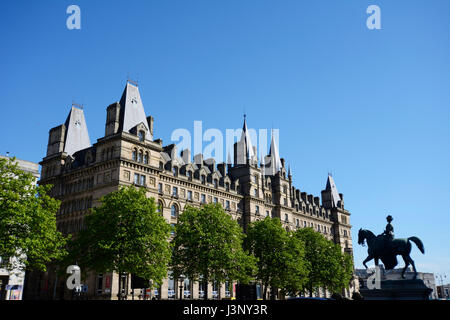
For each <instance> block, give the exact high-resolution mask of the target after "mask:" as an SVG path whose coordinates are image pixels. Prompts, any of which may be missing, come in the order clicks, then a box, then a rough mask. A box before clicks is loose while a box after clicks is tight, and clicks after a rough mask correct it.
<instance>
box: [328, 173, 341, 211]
mask: <svg viewBox="0 0 450 320" xmlns="http://www.w3.org/2000/svg"><path fill="white" fill-rule="evenodd" d="M325 190H327V191H331V201H332V203H333V206H334V207H337V204H338V202H339V201H341V197H340V196H339V192H338V190H337V188H336V184H335V183H334V180H333V177H332V176H331V174H330V173H329V174H328V178H327V186H326V187H325Z"/></svg>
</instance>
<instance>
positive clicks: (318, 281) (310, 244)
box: [294, 228, 353, 296]
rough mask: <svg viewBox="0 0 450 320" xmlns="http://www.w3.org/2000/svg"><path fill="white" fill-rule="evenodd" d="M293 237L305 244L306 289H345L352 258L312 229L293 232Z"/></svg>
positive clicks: (333, 290) (350, 271)
mask: <svg viewBox="0 0 450 320" xmlns="http://www.w3.org/2000/svg"><path fill="white" fill-rule="evenodd" d="M294 236H295V237H297V238H299V239H300V240H301V241H303V243H304V244H305V249H306V250H305V262H306V267H307V269H308V275H309V276H308V281H307V289H308V291H309V293H310V295H311V296H312V294H313V292H314V289H315V288H318V287H323V288H326V289H328V290H329V291H331V292H339V291H341V290H342V289H343V288H345V287H347V286H348V284H349V282H350V278H351V276H352V273H353V266H352V257H351V256H350V255H349V254H346V253H342V251H341V247H340V246H339V245H338V244H335V243H333V242H332V241H330V240H327V239H326V238H325V237H324V236H323V235H322V234H320V233H318V232H316V231H314V230H313V229H312V228H302V229H298V230H296V231H295V233H294Z"/></svg>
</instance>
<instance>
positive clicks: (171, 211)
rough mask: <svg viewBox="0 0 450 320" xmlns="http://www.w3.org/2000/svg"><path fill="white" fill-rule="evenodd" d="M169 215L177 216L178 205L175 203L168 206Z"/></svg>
mask: <svg viewBox="0 0 450 320" xmlns="http://www.w3.org/2000/svg"><path fill="white" fill-rule="evenodd" d="M170 216H171V217H172V218H176V217H177V216H178V207H177V206H176V205H172V207H171V208H170Z"/></svg>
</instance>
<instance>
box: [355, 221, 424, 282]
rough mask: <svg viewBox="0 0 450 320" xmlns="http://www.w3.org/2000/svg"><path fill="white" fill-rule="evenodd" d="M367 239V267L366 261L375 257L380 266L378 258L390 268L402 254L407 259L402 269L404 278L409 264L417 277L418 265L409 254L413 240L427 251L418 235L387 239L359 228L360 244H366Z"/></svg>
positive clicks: (421, 248) (387, 268) (422, 250)
mask: <svg viewBox="0 0 450 320" xmlns="http://www.w3.org/2000/svg"><path fill="white" fill-rule="evenodd" d="M366 240H367V245H368V247H369V248H368V250H367V253H368V257H367V258H366V260H364V262H363V264H364V266H365V267H366V269H367V265H366V262H368V261H370V260H372V259H375V265H376V266H378V260H381V261H382V262H383V264H384V266H385V268H386V270H390V269H393V268H395V266H396V265H397V255H401V256H402V258H403V260H404V261H405V267H404V268H403V271H402V278H403V279H404V278H405V271H406V269H407V268H408V266H409V264H411V265H412V267H413V269H414V278H413V279H416V277H417V271H416V266H415V265H414V261H413V259H411V257H410V256H409V254H410V253H411V242H410V241H412V242H414V243H415V244H416V246H417V247H418V248H419V250H420V251H421V252H422V253H425V248H424V247H423V243H422V241H421V240H420V239H419V238H417V237H409V238H407V239H393V240H387V239H386V236H384V235H379V236H375V235H374V234H373V232H372V231H370V230H364V229H359V232H358V244H360V245H362V246H364V242H365V241H366Z"/></svg>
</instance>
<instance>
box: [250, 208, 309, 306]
mask: <svg viewBox="0 0 450 320" xmlns="http://www.w3.org/2000/svg"><path fill="white" fill-rule="evenodd" d="M245 247H246V249H247V250H249V251H250V252H251V253H252V254H253V255H254V256H255V257H256V258H257V266H258V271H257V279H258V280H260V281H261V282H262V284H263V286H264V291H263V299H266V296H267V288H268V286H270V287H271V289H272V290H271V291H273V292H274V291H275V289H276V288H281V289H282V290H283V291H284V292H287V293H296V292H298V291H300V290H301V289H302V288H303V285H304V282H305V281H306V279H307V269H306V268H305V262H304V257H305V254H304V252H305V248H304V244H303V242H302V241H300V240H299V239H298V238H296V237H292V236H291V235H290V233H288V232H287V231H286V230H285V229H284V228H283V226H282V224H281V221H280V219H278V218H270V217H266V218H265V219H264V220H260V221H256V222H253V223H251V224H250V226H249V228H248V231H247V237H246V241H245ZM272 296H273V295H272Z"/></svg>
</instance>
